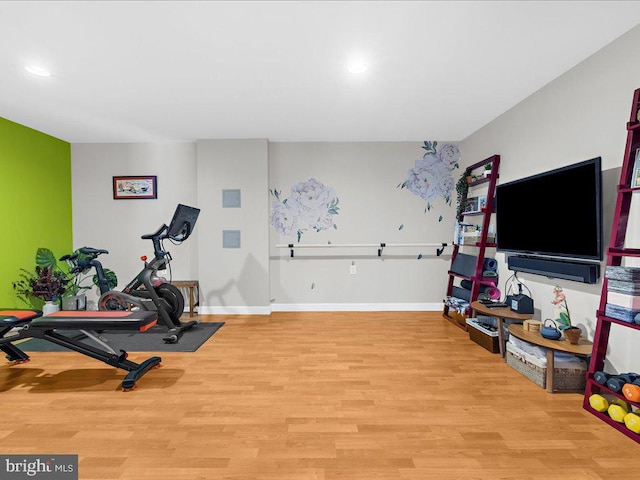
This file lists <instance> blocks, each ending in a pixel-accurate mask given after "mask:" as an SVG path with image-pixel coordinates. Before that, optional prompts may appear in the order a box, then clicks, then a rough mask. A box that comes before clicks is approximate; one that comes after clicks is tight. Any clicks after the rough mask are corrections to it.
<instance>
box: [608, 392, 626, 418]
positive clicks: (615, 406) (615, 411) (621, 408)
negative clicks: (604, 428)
mask: <svg viewBox="0 0 640 480" xmlns="http://www.w3.org/2000/svg"><path fill="white" fill-rule="evenodd" d="M629 410H631V408H630V407H629V405H628V404H627V402H625V401H624V400H622V399H621V398H616V399H615V400H613V401H612V402H611V404H610V405H609V408H608V409H607V413H608V414H609V417H611V418H612V419H613V420H614V421H616V422H618V423H624V417H625V416H626V415H627V413H629Z"/></svg>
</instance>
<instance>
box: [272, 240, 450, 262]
mask: <svg viewBox="0 0 640 480" xmlns="http://www.w3.org/2000/svg"><path fill="white" fill-rule="evenodd" d="M448 245H449V244H448V243H444V242H440V243H385V242H380V243H304V244H297V245H296V244H294V243H287V244H277V245H276V248H288V249H289V250H290V252H291V258H293V257H294V250H295V249H296V248H377V249H378V256H379V257H381V256H382V251H383V250H384V249H385V248H387V247H388V248H391V247H393V248H395V247H436V255H437V256H438V257H439V256H440V255H442V252H444V249H445V247H447V246H448Z"/></svg>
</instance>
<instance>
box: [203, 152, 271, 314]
mask: <svg viewBox="0 0 640 480" xmlns="http://www.w3.org/2000/svg"><path fill="white" fill-rule="evenodd" d="M197 158H198V162H197V163H198V166H197V186H198V187H197V189H198V203H199V205H201V209H202V212H201V214H200V219H199V220H198V222H199V224H198V229H199V230H198V236H199V249H198V264H199V281H200V287H201V295H202V299H201V304H202V305H203V307H202V308H201V309H200V312H201V313H258V314H266V313H269V312H270V306H269V233H268V205H269V198H268V196H269V192H268V189H269V187H268V175H269V174H268V171H269V157H268V147H267V140H200V141H198V143H197ZM223 189H239V190H240V191H241V208H222V190H223ZM223 230H240V232H241V248H237V249H235V248H222V231H223Z"/></svg>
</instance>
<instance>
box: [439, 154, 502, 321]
mask: <svg viewBox="0 0 640 480" xmlns="http://www.w3.org/2000/svg"><path fill="white" fill-rule="evenodd" d="M485 165H491V174H490V175H489V176H487V177H486V178H481V179H478V180H474V181H473V182H471V183H470V184H469V189H471V188H473V187H476V186H479V185H482V184H485V183H489V186H488V188H487V201H486V207H485V208H483V209H482V210H481V211H480V212H471V213H469V212H467V213H465V212H464V211H463V212H461V213H460V214H459V215H458V217H457V218H456V220H457V221H458V222H459V223H462V222H463V220H464V217H465V216H477V215H482V231H481V232H480V239H479V241H478V242H476V243H475V245H473V244H471V245H464V246H465V247H477V248H478V251H477V254H476V261H475V269H474V272H473V275H472V276H465V275H460V274H458V273H455V272H452V271H451V270H450V271H449V272H448V275H449V283H448V285H447V297H449V296H451V292H452V290H453V284H454V281H455V279H456V278H460V279H463V280H470V281H471V297H470V300H469V305H471V302H473V301H475V300H477V299H478V293H479V292H480V286H481V285H491V286H496V284H497V281H494V280H493V279H489V278H484V277H483V276H482V271H483V266H484V259H485V250H486V248H487V247H495V244H493V243H489V242H488V241H487V237H488V234H489V223H490V221H491V215H492V214H493V213H494V212H493V203H494V202H493V199H494V195H495V191H496V184H497V182H498V172H499V171H500V155H493V156H491V157H489V158H485V159H484V160H482V161H480V162H477V163H474V164H473V165H470V166H468V167H467V168H466V170H465V172H464V176H465V177H466V176H469V175H472V173H473V171H474V170H477V169H484V166H485ZM467 196H468V194H467ZM467 196H465V197H464V199H462V201H463V203H464V202H466V201H467ZM460 247H461V245H460V244H458V243H457V242H455V243H454V245H453V252H452V254H451V265H453V262H454V261H455V259H456V256H457V255H458V253H459V252H460ZM449 310H450V307H449V305H446V304H445V306H444V311H443V315H444V316H445V318H447V319H448V320H450V321H451V322H452V323H453V324H454V325H456V326H458V327H460V328H462V329H464V330H467V325H466V323H460V322H464V319H460V321H458V320H457V319H456V318H455V317H454V316H453V315H452V314H451V313H450V311H449ZM470 314H471V307H470V306H469V307H468V308H467V309H466V310H465V311H464V312H463V313H462V316H469V315H470Z"/></svg>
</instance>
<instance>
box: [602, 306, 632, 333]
mask: <svg viewBox="0 0 640 480" xmlns="http://www.w3.org/2000/svg"><path fill="white" fill-rule="evenodd" d="M596 315H597V317H598V319H600V320H602V321H603V322H609V323H616V324H618V325H623V326H625V327H629V328H633V329H634V330H640V325H638V324H637V323H629V322H624V321H622V320H618V319H616V318H611V317H607V316H606V315H605V313H604V312H603V311H602V310H598V311H597V312H596Z"/></svg>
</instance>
